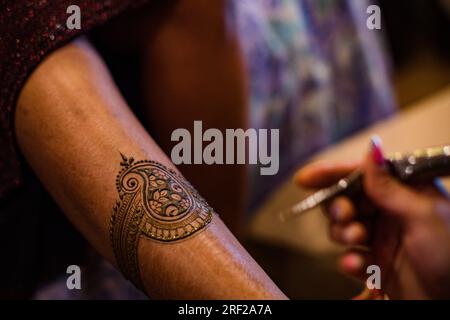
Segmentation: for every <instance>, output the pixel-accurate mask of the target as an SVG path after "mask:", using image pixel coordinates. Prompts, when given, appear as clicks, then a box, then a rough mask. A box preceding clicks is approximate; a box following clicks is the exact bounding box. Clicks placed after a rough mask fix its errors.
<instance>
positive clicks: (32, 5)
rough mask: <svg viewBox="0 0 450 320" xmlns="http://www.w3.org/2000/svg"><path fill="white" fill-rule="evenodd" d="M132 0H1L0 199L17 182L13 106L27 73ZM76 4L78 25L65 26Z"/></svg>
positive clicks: (132, 4) (128, 4) (139, 2)
mask: <svg viewBox="0 0 450 320" xmlns="http://www.w3.org/2000/svg"><path fill="white" fill-rule="evenodd" d="M143 2H146V1H142V0H140V1H133V0H89V1H71V0H53V1H50V0H33V1H15V0H0V83H1V86H0V199H1V198H3V197H4V196H5V195H6V193H7V192H8V191H10V190H11V189H13V188H14V187H16V186H18V185H19V184H20V167H19V162H18V159H17V152H16V150H15V145H14V135H13V111H14V110H13V109H14V105H15V101H16V99H17V96H18V94H19V91H20V89H21V88H22V86H23V85H24V82H25V80H26V78H27V76H28V75H29V74H30V73H31V72H32V71H33V69H34V68H35V67H36V66H37V65H38V64H39V62H41V61H42V60H43V58H44V57H45V56H46V55H48V54H49V53H50V52H51V51H53V50H55V49H57V48H58V47H60V46H62V45H64V44H65V43H67V42H68V41H70V40H71V39H73V38H74V37H76V36H77V35H80V34H81V33H85V32H87V31H88V30H90V29H91V28H92V27H94V26H96V25H100V24H102V23H104V22H105V21H107V20H108V19H110V18H111V17H113V16H115V15H117V14H118V13H120V12H122V11H124V10H126V9H128V8H129V7H132V6H137V5H140V4H142V3H143ZM75 3H76V4H77V5H78V6H79V7H80V12H81V19H82V20H81V22H82V25H81V29H80V30H77V29H72V30H71V29H68V28H67V27H66V22H67V19H68V18H69V16H70V15H71V14H70V13H67V8H68V7H69V6H70V5H72V4H75Z"/></svg>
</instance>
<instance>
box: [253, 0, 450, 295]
mask: <svg viewBox="0 0 450 320" xmlns="http://www.w3.org/2000/svg"><path fill="white" fill-rule="evenodd" d="M378 4H379V6H380V8H381V14H382V21H383V22H382V35H383V37H384V40H385V44H386V47H387V51H388V55H389V56H390V58H391V71H392V81H393V91H394V94H395V99H396V102H397V105H398V107H399V112H398V113H397V115H395V116H394V117H392V118H389V119H388V120H387V121H382V122H380V123H377V124H374V125H373V126H369V127H368V128H367V129H364V130H361V131H358V132H357V133H355V134H353V135H350V136H349V137H347V138H344V139H343V140H342V141H341V142H339V143H337V144H336V145H333V146H331V147H328V148H326V149H325V150H322V151H321V152H320V153H318V154H316V155H315V156H313V157H311V159H310V160H311V161H313V160H316V159H328V160H348V159H349V158H352V159H357V158H359V157H360V155H362V154H363V153H364V152H365V151H366V149H367V145H368V139H369V136H370V135H371V134H372V133H377V134H379V135H380V136H381V137H382V138H383V140H384V142H385V148H386V149H387V151H388V152H394V151H408V150H412V149H414V148H419V147H426V146H430V145H439V144H448V143H449V141H450V140H449V138H450V129H449V125H448V123H447V121H448V119H450V41H449V35H450V1H448V0H430V1H428V0H395V1H390V0H380V1H378ZM446 182H447V185H448V181H446ZM309 192H310V191H309V190H299V189H298V187H296V186H294V185H293V183H292V182H291V181H290V179H287V180H286V182H285V183H284V184H283V185H282V186H281V187H279V188H278V189H277V190H276V191H275V192H273V193H272V194H271V195H270V197H269V198H268V200H267V201H265V203H264V205H263V206H261V207H260V208H259V209H258V210H256V213H255V215H254V216H253V218H252V220H251V223H250V227H249V237H248V240H247V242H246V246H247V248H248V249H249V251H250V252H251V253H252V255H253V256H254V257H255V258H256V260H257V261H258V262H259V263H260V264H261V265H262V266H263V268H264V269H265V270H266V271H267V272H268V273H269V275H270V276H271V277H272V278H273V279H274V281H275V282H276V283H277V284H278V285H279V286H280V287H281V289H282V290H284V292H285V293H286V294H287V295H288V296H289V297H290V298H294V299H313V298H329V299H333V298H337V299H341V298H350V297H352V296H354V295H356V294H357V293H358V292H359V291H360V290H361V289H362V284H361V283H359V282H357V281H355V280H353V279H350V278H348V277H346V276H344V275H342V274H341V273H340V272H339V271H337V270H336V268H335V262H336V258H337V257H338V255H339V253H340V252H341V251H342V250H343V248H340V247H338V246H336V245H334V244H333V243H331V242H330V241H328V240H327V234H328V230H327V224H326V219H325V218H324V217H323V215H322V214H321V213H320V212H319V211H320V210H314V211H312V212H310V213H308V214H306V215H305V216H302V217H300V218H298V219H297V220H296V221H292V223H289V225H283V224H281V223H280V222H279V221H277V219H276V213H277V212H279V211H280V210H282V209H283V208H286V207H289V204H293V203H295V202H296V201H298V200H300V199H302V198H303V197H305V196H306V195H308V194H309Z"/></svg>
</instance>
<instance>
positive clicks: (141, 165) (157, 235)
mask: <svg viewBox="0 0 450 320" xmlns="http://www.w3.org/2000/svg"><path fill="white" fill-rule="evenodd" d="M121 156H122V162H121V163H120V165H121V166H122V170H121V171H120V172H119V174H118V175H117V179H116V187H117V191H118V193H119V200H118V201H117V203H116V205H115V206H114V208H113V213H112V216H111V225H110V238H111V244H112V248H113V251H114V255H115V257H116V261H117V264H118V266H119V268H120V270H121V271H122V272H123V273H124V275H125V276H126V277H127V278H128V279H129V280H131V281H132V282H133V283H134V284H135V285H136V286H137V287H138V288H140V289H142V290H143V289H144V286H143V283H142V279H141V276H140V271H139V260H138V254H137V250H138V245H139V241H140V239H141V237H146V238H149V239H152V240H154V241H159V242H173V241H177V240H181V239H184V238H187V237H190V236H193V235H194V234H196V233H197V232H199V231H201V230H203V229H204V228H205V227H206V226H207V225H208V224H209V222H210V221H211V219H212V216H213V213H214V210H213V209H212V208H211V207H210V206H209V205H208V204H207V203H206V201H205V200H204V199H203V198H202V197H201V196H200V195H199V194H198V192H197V191H196V190H195V189H194V187H192V185H191V184H190V183H189V182H188V181H186V179H185V178H184V177H182V176H181V175H180V174H178V173H176V172H175V171H173V170H171V169H169V168H167V167H166V166H164V165H162V164H160V163H158V162H155V161H151V160H141V161H135V160H134V159H133V158H127V157H125V156H124V155H122V154H121Z"/></svg>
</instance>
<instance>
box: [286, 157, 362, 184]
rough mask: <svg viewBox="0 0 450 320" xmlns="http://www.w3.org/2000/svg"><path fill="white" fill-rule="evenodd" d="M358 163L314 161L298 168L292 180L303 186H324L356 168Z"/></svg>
mask: <svg viewBox="0 0 450 320" xmlns="http://www.w3.org/2000/svg"><path fill="white" fill-rule="evenodd" d="M359 165H360V161H353V162H331V161H321V162H315V163H312V164H309V165H307V166H305V167H303V168H302V169H300V170H299V171H298V172H297V173H296V174H295V176H294V181H295V183H297V184H298V185H300V186H302V187H304V188H324V187H328V186H330V185H332V184H333V183H336V182H337V181H339V179H341V178H343V177H345V176H347V175H348V174H349V173H350V172H352V171H354V170H355V169H357V168H358V167H359Z"/></svg>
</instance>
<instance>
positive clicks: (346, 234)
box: [330, 222, 369, 246]
mask: <svg viewBox="0 0 450 320" xmlns="http://www.w3.org/2000/svg"><path fill="white" fill-rule="evenodd" d="M368 237H369V234H368V230H367V229H366V227H365V226H364V225H363V224H362V223H361V222H351V223H349V224H345V225H343V224H337V223H332V224H331V225H330V238H331V239H332V240H333V241H336V242H337V243H340V244H342V245H349V246H357V245H364V244H366V243H367V239H368Z"/></svg>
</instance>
